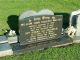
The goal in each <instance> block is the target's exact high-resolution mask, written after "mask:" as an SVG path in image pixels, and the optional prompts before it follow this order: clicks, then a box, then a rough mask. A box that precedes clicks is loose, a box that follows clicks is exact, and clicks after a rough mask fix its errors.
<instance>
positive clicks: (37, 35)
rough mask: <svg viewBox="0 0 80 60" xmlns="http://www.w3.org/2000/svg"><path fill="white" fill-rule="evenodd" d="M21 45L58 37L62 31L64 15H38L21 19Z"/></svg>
mask: <svg viewBox="0 0 80 60" xmlns="http://www.w3.org/2000/svg"><path fill="white" fill-rule="evenodd" d="M19 27H20V30H19V31H20V36H19V41H20V44H21V45H25V44H30V43H37V42H41V41H47V40H52V39H58V38H60V36H61V32H62V16H60V15H55V16H54V15H40V16H39V15H38V16H30V17H28V18H25V19H23V20H20V21H19Z"/></svg>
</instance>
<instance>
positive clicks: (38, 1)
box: [0, 0, 80, 60]
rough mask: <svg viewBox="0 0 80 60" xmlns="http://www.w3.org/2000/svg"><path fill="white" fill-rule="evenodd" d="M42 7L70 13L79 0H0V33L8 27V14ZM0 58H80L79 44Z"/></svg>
mask: <svg viewBox="0 0 80 60" xmlns="http://www.w3.org/2000/svg"><path fill="white" fill-rule="evenodd" d="M44 8H47V9H50V10H52V11H53V12H56V13H71V12H72V11H74V10H77V9H79V8H80V0H0V35H2V34H3V33H4V31H3V30H5V29H10V27H9V25H8V22H7V21H8V20H9V17H10V16H19V15H20V14H21V13H22V12H24V11H26V10H31V9H32V10H35V11H39V10H41V9H44ZM65 19H66V18H65ZM66 20H67V19H66ZM14 23H15V22H13V24H14ZM0 60H80V44H73V45H70V46H67V47H61V48H48V49H46V50H43V51H34V52H30V53H27V52H26V53H25V54H21V55H15V56H7V57H3V58H0Z"/></svg>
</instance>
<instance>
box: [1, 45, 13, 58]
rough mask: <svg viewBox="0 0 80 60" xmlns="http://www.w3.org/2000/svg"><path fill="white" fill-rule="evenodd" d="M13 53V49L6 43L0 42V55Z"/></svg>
mask: <svg viewBox="0 0 80 60" xmlns="http://www.w3.org/2000/svg"><path fill="white" fill-rule="evenodd" d="M6 55H13V51H12V49H11V47H10V45H9V44H8V43H4V44H0V57H2V56H6Z"/></svg>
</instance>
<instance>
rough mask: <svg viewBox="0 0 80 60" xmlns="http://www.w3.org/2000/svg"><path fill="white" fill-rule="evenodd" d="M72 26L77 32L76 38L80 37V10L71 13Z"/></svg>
mask: <svg viewBox="0 0 80 60" xmlns="http://www.w3.org/2000/svg"><path fill="white" fill-rule="evenodd" d="M70 26H73V27H74V28H75V29H76V30H77V31H76V36H80V31H79V30H80V10H77V11H73V12H72V13H71V16H70Z"/></svg>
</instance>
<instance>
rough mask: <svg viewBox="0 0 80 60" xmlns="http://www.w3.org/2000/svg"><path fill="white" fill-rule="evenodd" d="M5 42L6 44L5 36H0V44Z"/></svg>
mask: <svg viewBox="0 0 80 60" xmlns="http://www.w3.org/2000/svg"><path fill="white" fill-rule="evenodd" d="M6 42H8V40H7V37H6V36H0V44H1V43H6Z"/></svg>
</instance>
